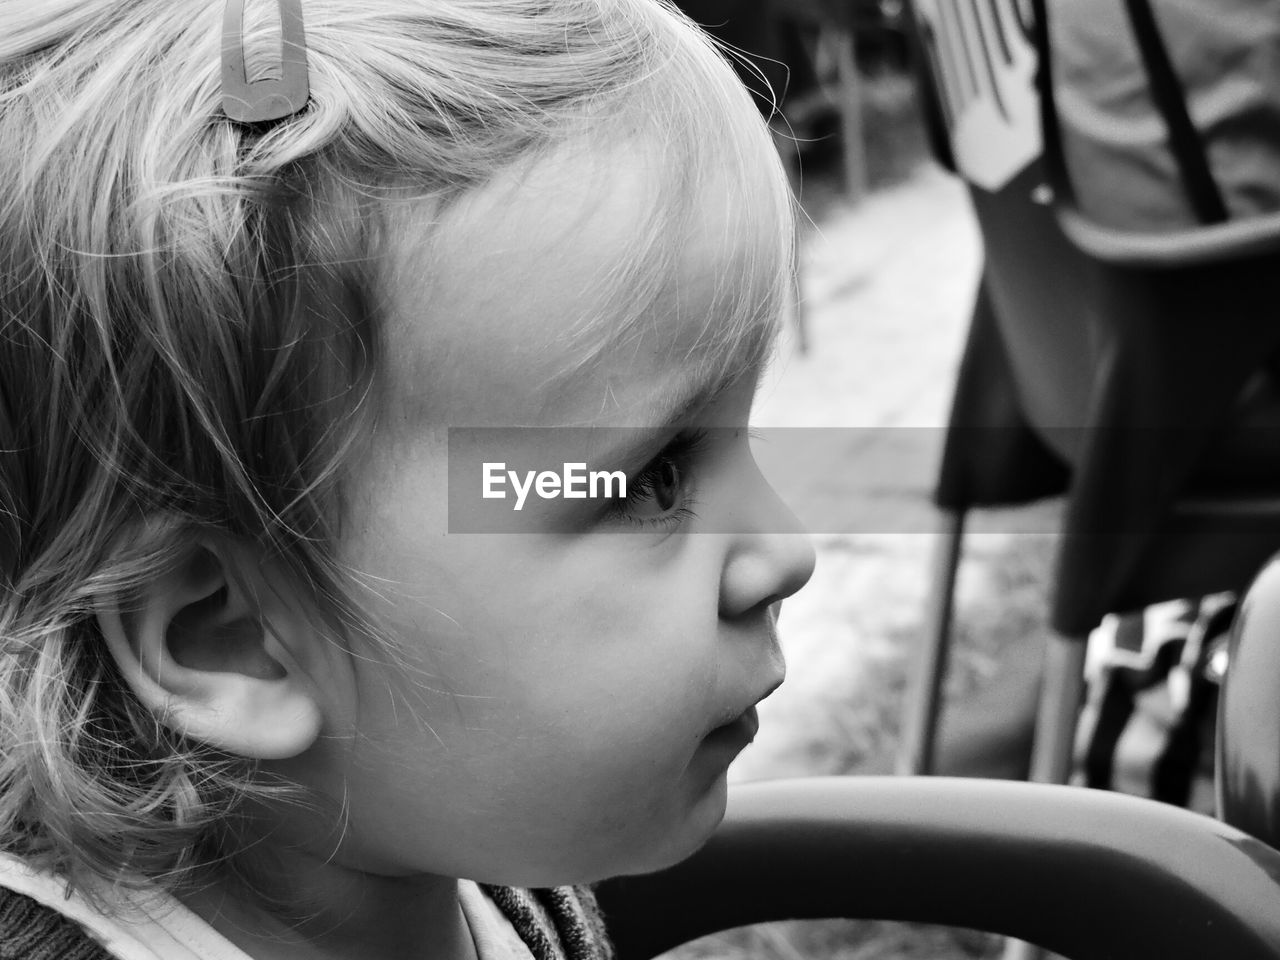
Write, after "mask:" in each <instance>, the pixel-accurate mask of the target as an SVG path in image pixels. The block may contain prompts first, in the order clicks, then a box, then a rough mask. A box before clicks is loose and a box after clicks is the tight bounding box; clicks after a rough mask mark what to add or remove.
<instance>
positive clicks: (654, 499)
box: [628, 459, 681, 519]
mask: <svg viewBox="0 0 1280 960" xmlns="http://www.w3.org/2000/svg"><path fill="white" fill-rule="evenodd" d="M680 485H681V476H680V464H678V463H675V462H674V461H672V460H668V459H663V460H662V461H661V462H659V463H657V464H655V465H653V466H652V467H650V468H649V469H648V470H646V471H645V472H644V473H642V474H640V476H639V477H637V478H636V484H635V486H636V495H635V496H632V497H629V498H628V500H629V501H630V505H631V515H632V516H634V517H643V518H648V519H652V518H654V517H659V516H662V515H663V514H665V513H669V512H671V511H672V510H674V509H675V508H676V507H677V506H678V505H679V503H680V493H681V489H680Z"/></svg>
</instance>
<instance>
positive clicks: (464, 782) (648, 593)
mask: <svg viewBox="0 0 1280 960" xmlns="http://www.w3.org/2000/svg"><path fill="white" fill-rule="evenodd" d="M610 539H612V540H621V541H624V542H623V543H621V546H622V547H624V548H625V549H626V550H627V551H628V552H627V553H626V554H625V555H623V554H611V555H610V557H600V556H598V555H595V554H593V553H592V551H591V550H589V549H585V548H583V551H582V556H580V557H577V558H576V560H575V562H569V560H568V559H567V558H566V559H564V560H562V562H560V563H556V562H554V560H555V558H554V557H544V563H543V565H542V566H541V568H540V573H539V575H538V576H536V577H533V576H529V575H528V573H527V571H528V569H529V567H528V565H527V564H525V565H521V566H523V568H524V570H525V574H524V575H523V576H517V571H516V570H515V569H511V570H508V571H507V574H508V575H509V576H510V579H508V580H506V582H505V584H504V586H503V587H502V589H501V590H499V591H494V592H492V593H489V592H485V593H484V594H483V595H476V596H474V597H472V598H470V599H469V600H468V601H467V602H466V603H465V604H463V603H461V600H460V598H459V597H456V596H455V604H454V606H453V608H452V609H451V610H449V611H446V612H447V613H448V614H449V620H450V621H452V622H453V623H455V624H456V625H457V626H455V627H454V629H452V630H441V629H428V630H423V631H422V633H421V634H420V635H419V636H418V639H417V640H416V641H415V643H417V644H420V645H421V646H420V648H419V649H417V650H416V651H410V653H411V657H410V659H411V661H412V672H411V673H405V672H403V671H399V672H395V671H393V672H392V674H391V675H390V676H389V677H388V676H387V675H386V674H383V675H382V676H381V677H380V678H379V677H378V676H377V675H376V671H375V670H373V669H370V670H369V671H367V676H368V678H369V681H368V683H367V684H366V685H365V686H366V687H367V689H368V690H369V692H370V695H371V696H377V693H376V691H377V689H378V687H379V684H380V683H381V684H382V685H383V687H384V688H388V689H396V690H398V694H397V695H395V696H389V695H387V694H383V702H382V703H381V704H374V705H373V709H372V710H371V712H370V713H369V714H366V721H367V722H366V723H364V724H363V725H362V726H364V728H365V729H364V731H363V732H364V733H365V734H366V738H365V739H366V743H368V744H369V746H370V747H372V748H373V749H372V750H371V751H368V752H366V753H365V759H364V762H363V763H362V764H361V767H362V769H361V770H359V771H358V772H357V776H361V777H363V778H364V781H365V785H364V787H363V788H361V791H362V792H368V800H369V803H370V804H372V805H373V806H374V808H375V814H374V815H375V816H379V817H384V818H391V819H394V820H400V821H404V820H410V821H412V822H416V823H419V824H422V825H423V828H424V829H423V833H422V835H421V836H420V839H419V843H420V848H419V849H418V850H417V851H416V852H414V853H412V854H411V858H412V859H413V861H414V862H415V863H416V865H417V866H418V867H419V868H420V869H439V866H438V864H439V862H440V861H442V860H443V861H444V862H445V863H449V864H453V865H454V867H455V869H462V868H464V867H465V868H466V869H467V870H468V871H469V872H468V874H467V875H475V874H477V873H484V874H485V875H486V876H487V877H490V878H493V879H495V880H497V881H500V882H508V883H516V882H519V883H534V882H536V883H541V884H545V883H553V882H554V883H559V882H566V879H573V880H578V879H583V878H588V877H589V878H592V879H596V878H599V877H600V876H604V875H606V874H610V873H617V872H623V871H632V870H638V869H645V868H653V867H657V866H661V865H663V863H665V862H670V861H671V860H674V859H676V858H678V857H679V856H681V855H683V854H684V853H687V852H689V851H690V850H691V849H693V847H694V846H696V845H697V843H699V842H701V840H702V838H703V837H704V836H705V834H706V832H707V831H708V830H710V829H711V828H712V827H713V826H714V825H715V823H716V822H718V819H719V817H720V815H721V813H722V808H723V796H722V786H723V783H722V774H723V769H721V768H719V767H717V766H716V765H715V764H711V763H708V762H706V761H705V759H704V758H703V757H702V756H701V755H700V754H699V750H698V748H699V744H700V742H701V738H702V736H703V735H704V734H705V733H706V732H707V729H708V727H709V726H710V725H712V723H713V721H714V719H715V718H716V716H717V713H718V711H720V710H722V709H723V708H724V704H723V702H722V698H721V697H720V696H719V688H720V684H721V676H722V671H723V664H722V658H723V656H724V649H725V648H724V646H723V645H722V643H721V642H720V637H719V635H718V616H717V603H716V591H715V588H714V585H715V583H716V582H717V579H718V575H717V573H716V571H715V569H714V560H713V559H712V558H711V557H700V556H699V555H698V554H699V550H697V549H695V550H691V551H690V553H689V555H687V556H686V555H684V554H683V553H682V554H680V555H679V556H676V557H668V558H665V559H666V561H667V562H665V563H658V562H652V561H656V560H657V559H658V558H656V557H654V558H652V561H646V562H641V563H636V562H631V563H628V562H626V560H627V558H628V557H630V558H632V560H633V561H634V557H635V556H636V553H635V551H637V550H641V549H642V546H643V545H642V543H641V542H640V540H639V538H638V537H630V536H625V537H621V538H610ZM696 539H697V540H702V538H696ZM690 545H691V546H694V547H700V548H702V551H701V552H704V553H706V552H708V551H706V549H705V548H706V547H707V546H709V544H690ZM588 546H589V545H588ZM596 546H597V548H600V549H603V548H604V547H605V546H606V545H605V544H604V543H600V544H597V545H596ZM606 552H607V551H606ZM525 559H526V560H530V558H528V557H526V558H525ZM602 570H606V571H607V570H611V571H613V575H609V576H605V575H602V573H601V571H602ZM620 571H625V573H623V574H620ZM504 579H505V578H504V577H499V578H498V580H499V581H501V580H504ZM428 606H432V605H428ZM399 613H400V615H401V616H400V617H399V620H400V622H401V623H402V625H403V629H404V630H406V631H409V630H412V629H413V627H412V625H411V621H412V620H413V619H414V618H413V617H405V616H403V614H404V613H405V611H404V610H401V611H399ZM431 616H432V618H433V619H432V622H433V623H435V622H438V621H437V620H435V619H434V617H435V616H437V615H434V614H432V615H431ZM406 620H408V621H410V623H405V621H406ZM462 627H465V628H466V629H465V630H464V629H462ZM381 669H383V670H385V669H386V668H385V667H384V668H381ZM371 741H372V742H371ZM379 741H380V745H378V743H377V742H379ZM379 793H380V794H382V798H381V800H378V799H377V796H376V795H377V794H379ZM388 801H389V802H388ZM395 855H400V856H404V855H409V854H408V851H407V850H403V851H398V852H396V854H395Z"/></svg>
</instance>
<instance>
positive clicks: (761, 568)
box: [720, 473, 816, 619]
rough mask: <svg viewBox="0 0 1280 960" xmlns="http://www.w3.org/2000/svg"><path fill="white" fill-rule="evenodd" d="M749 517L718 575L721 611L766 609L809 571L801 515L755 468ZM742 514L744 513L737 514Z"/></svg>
mask: <svg viewBox="0 0 1280 960" xmlns="http://www.w3.org/2000/svg"><path fill="white" fill-rule="evenodd" d="M756 476H757V483H758V484H759V488H760V489H759V490H758V498H756V502H755V503H754V504H753V505H752V506H753V507H754V508H755V509H753V510H751V511H750V512H749V514H744V515H749V516H750V517H751V522H750V523H748V524H743V528H742V529H740V530H738V531H736V532H735V533H734V535H733V536H734V539H733V542H732V544H731V546H730V549H729V553H728V556H727V557H726V558H725V565H724V568H723V571H722V573H721V577H720V616H721V617H724V618H728V619H732V618H737V617H742V616H745V615H748V614H751V613H754V612H757V611H763V610H766V609H767V608H768V607H769V606H771V605H772V604H774V603H776V602H778V601H779V600H783V599H785V598H786V597H789V596H791V595H792V594H793V593H795V592H796V591H797V590H799V589H800V588H801V587H803V586H804V585H805V584H806V583H808V582H809V578H810V577H811V576H812V575H813V567H814V563H815V562H816V557H815V555H814V551H813V543H812V542H811V541H810V539H809V536H808V534H806V533H805V532H804V528H803V527H801V525H800V521H799V520H797V519H796V516H795V514H794V513H792V512H791V510H790V508H789V507H787V505H786V504H785V503H783V502H782V500H781V499H780V498H779V497H778V494H777V493H776V492H775V491H774V489H773V488H772V487H771V486H769V484H768V483H767V482H766V481H765V479H764V478H763V477H761V476H759V474H758V473H757V475H756ZM740 516H743V515H740Z"/></svg>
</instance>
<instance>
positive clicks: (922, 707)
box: [896, 510, 964, 776]
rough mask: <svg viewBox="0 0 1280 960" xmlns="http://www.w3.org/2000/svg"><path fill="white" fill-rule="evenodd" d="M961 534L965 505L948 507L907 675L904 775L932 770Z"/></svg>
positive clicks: (901, 759) (899, 765)
mask: <svg viewBox="0 0 1280 960" xmlns="http://www.w3.org/2000/svg"><path fill="white" fill-rule="evenodd" d="M963 540H964V511H963V510H954V511H947V512H946V513H945V514H944V523H943V529H942V533H941V535H940V536H939V537H938V540H937V544H936V546H935V548H934V555H933V574H932V576H931V577H930V590H931V596H930V597H929V606H928V609H927V611H926V616H927V619H926V621H925V632H924V636H923V637H922V638H921V642H920V645H919V649H918V659H917V661H916V663H915V664H914V666H913V667H912V668H911V671H910V673H909V675H908V678H907V682H908V684H909V685H910V686H909V691H908V694H907V704H906V711H905V715H904V717H903V724H902V741H901V744H900V745H899V748H898V760H897V765H896V772H897V773H898V774H900V775H906V776H911V775H919V774H928V773H930V772H932V770H933V753H934V746H935V745H936V743H937V739H938V716H939V714H940V713H941V712H942V682H943V679H944V678H945V676H946V673H947V653H948V651H949V647H950V642H951V619H952V606H953V604H954V600H955V586H956V573H957V571H958V570H959V567H960V549H961V546H962V545H963Z"/></svg>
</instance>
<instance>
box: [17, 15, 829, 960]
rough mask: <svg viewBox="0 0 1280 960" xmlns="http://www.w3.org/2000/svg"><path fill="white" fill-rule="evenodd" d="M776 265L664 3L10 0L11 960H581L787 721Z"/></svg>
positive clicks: (802, 554)
mask: <svg viewBox="0 0 1280 960" xmlns="http://www.w3.org/2000/svg"><path fill="white" fill-rule="evenodd" d="M299 12H300V13H301V20H302V23H303V24H305V35H299V32H298V30H297V29H296V28H297V26H298V23H297V22H296V14H298V13H299ZM282 35H283V38H284V39H283V42H282ZM241 57H243V60H244V62H245V65H246V68H247V78H246V77H245V76H243V75H242V76H240V77H237V76H236V68H237V61H238V60H239V58H241ZM299 66H300V67H301V70H302V73H301V86H299V83H298V81H299V75H298V67H299ZM224 67H225V69H224ZM245 79H247V80H248V85H247V86H246V85H245V83H244V81H245ZM264 81H265V84H264ZM277 87H285V88H287V89H285V91H284V93H283V94H281V95H279V96H276V95H274V93H275V92H277V91H275V88H277ZM264 90H265V91H266V93H267V94H272V95H270V96H267V95H262V91H264ZM790 263H791V233H790V199H789V196H788V194H787V191H786V186H785V179H784V177H783V174H782V171H781V168H780V166H779V163H778V160H777V158H776V156H775V154H774V152H773V149H772V147H771V141H770V138H769V136H768V133H767V131H766V129H765V127H764V125H763V123H762V121H761V119H760V117H759V115H758V113H757V111H756V108H755V107H754V106H753V104H752V102H751V100H750V98H749V97H748V95H747V94H746V93H745V91H744V90H743V89H742V88H741V87H740V86H739V84H738V82H737V80H736V79H735V77H734V75H733V72H732V70H731V69H730V68H729V67H728V66H727V65H726V63H725V62H724V61H723V60H722V59H721V58H720V57H719V56H718V54H717V53H716V52H715V51H714V50H713V49H712V47H711V46H710V45H709V44H708V42H707V41H706V40H705V39H704V38H703V37H702V36H701V35H700V34H699V33H698V31H697V30H696V28H694V27H693V26H692V25H691V24H690V23H689V22H688V21H687V20H684V19H683V18H682V17H681V16H680V15H679V14H677V13H675V12H673V10H672V9H671V8H670V7H668V6H666V5H664V4H662V3H660V2H658V0H539V2H536V3H530V2H527V0H303V2H302V3H301V4H300V5H298V4H297V3H296V0H295V2H292V3H290V2H285V3H283V5H282V6H281V7H280V8H278V7H277V3H276V0H262V2H251V3H249V4H247V5H246V8H245V10H244V12H243V19H241V16H240V13H239V10H238V9H237V7H236V6H233V7H232V9H231V10H230V11H227V10H225V9H224V7H223V4H222V3H221V2H217V3H211V2H208V0H40V2H38V3H37V2H33V0H0V277H2V278H3V280H2V281H0V331H2V333H3V336H2V338H0V578H2V580H3V583H2V585H0V738H2V740H0V844H2V846H3V850H4V853H3V855H2V856H0V887H2V888H3V890H0V954H2V955H3V956H6V957H31V958H45V957H50V958H53V957H57V958H73V960H87V958H101V957H108V956H114V957H120V958H128V960H133V958H155V957H164V958H170V957H175V958H176V957H180V958H187V960H191V958H201V960H206V958H238V960H244V958H245V957H249V958H254V960H283V958H315V957H325V958H337V957H344V958H360V960H382V958H410V957H412V958H423V957H430V958H433V960H464V958H465V960H470V958H475V957H478V958H481V960H498V958H518V957H528V956H529V955H530V954H531V953H532V954H533V955H535V956H538V957H539V958H551V957H555V956H559V955H571V956H574V957H581V958H584V960H585V958H589V957H603V956H607V954H608V947H607V942H606V940H605V939H604V937H603V934H602V929H601V924H600V918H599V917H598V916H597V915H596V912H595V909H594V905H593V901H592V899H591V896H590V893H589V891H588V890H587V889H586V888H585V887H573V886H570V885H575V884H587V883H590V882H593V881H596V880H599V879H601V878H604V877H607V876H610V875H615V874H621V873H633V872H641V871H649V870H653V869H656V868H660V867H663V866H665V865H668V864H671V863H673V862H675V861H677V860H679V859H680V858H682V857H684V856H686V855H688V854H689V853H690V852H691V851H693V850H694V849H696V848H697V847H698V846H699V845H700V844H701V843H702V842H703V841H704V840H705V839H706V838H707V836H708V834H709V833H710V832H711V830H712V829H713V828H714V827H715V826H716V824H717V822H718V821H719V820H720V818H721V816H722V814H723V810H724V802H725V769H726V767H727V766H728V764H729V762H730V760H731V759H732V758H733V757H734V756H735V755H736V754H737V753H738V752H739V751H740V750H741V748H742V747H743V746H745V745H746V743H748V742H749V741H750V740H751V738H752V736H753V735H754V732H755V726H756V719H755V711H754V705H755V704H756V703H757V702H758V701H759V700H761V699H762V698H764V697H765V696H767V695H768V694H769V693H770V692H771V691H772V690H773V689H774V688H775V687H776V686H777V685H778V684H779V683H780V682H781V681H782V677H783V662H782V657H781V654H780V652H779V649H778V644H777V639H776V634H775V630H774V624H775V620H776V614H777V608H778V603H779V601H780V600H781V599H782V598H784V597H786V596H787V595H789V594H791V593H792V592H794V591H795V590H797V589H798V588H799V587H800V586H801V585H802V584H803V583H804V582H805V580H806V579H807V577H808V575H809V573H810V571H811V565H812V559H813V558H812V553H811V550H810V547H809V545H808V543H807V541H806V540H805V538H804V537H803V536H800V535H798V533H797V532H795V529H794V522H793V521H792V520H791V519H790V515H789V514H788V513H787V511H786V508H785V507H784V506H783V505H782V504H781V503H780V502H779V501H778V500H777V498H776V496H775V495H774V493H773V491H772V490H771V489H770V487H769V486H768V484H767V483H766V482H765V481H764V480H763V478H762V477H761V475H760V473H759V471H758V470H757V469H756V466H755V464H754V462H753V460H752V456H751V451H750V448H749V445H748V440H747V435H746V430H745V425H746V422H747V419H748V414H749V411H750V407H751V401H752V394H753V391H754V389H755V386H756V381H757V377H758V374H759V372H760V369H761V365H762V363H763V362H764V359H765V357H766V355H767V353H768V351H769V348H770V344H771V338H772V335H773V331H774V324H775V322H776V318H777V316H778V313H779V309H780V304H781V303H782V302H783V300H784V295H785V291H786V285H787V283H788V282H789V278H788V273H789V268H790ZM492 427H500V428H503V429H501V430H496V431H485V430H475V429H474V428H492ZM565 427H572V428H574V429H573V430H561V428H565ZM584 427H585V428H591V429H590V430H589V431H588V433H589V434H590V437H591V438H592V439H591V440H590V442H589V444H588V448H587V449H586V453H584V452H583V448H582V447H581V445H580V439H581V436H582V431H581V428H584ZM712 427H714V428H715V429H710V428H712ZM463 428H466V429H463ZM512 428H515V429H512ZM615 428H617V429H615ZM463 435H466V436H468V437H471V438H472V440H474V442H476V443H482V444H487V446H485V448H484V450H483V457H482V459H483V460H484V461H485V462H486V463H495V464H496V463H504V464H533V465H538V464H541V465H545V466H548V468H550V467H551V466H554V467H555V468H556V469H559V468H560V466H562V465H563V464H568V463H570V461H573V462H577V461H579V460H582V459H583V458H584V457H586V458H588V459H592V460H593V463H592V466H593V467H595V466H599V467H600V468H601V469H602V470H607V471H609V472H616V473H621V474H622V475H623V476H624V477H625V480H626V484H625V492H623V491H615V492H614V493H613V494H612V495H610V496H607V497H601V496H595V497H582V498H573V497H568V496H566V497H554V496H550V495H547V489H550V488H549V487H548V488H546V489H544V488H543V487H542V485H539V487H538V491H537V493H536V494H535V495H534V496H532V497H530V498H529V500H528V502H526V503H525V504H524V507H523V510H522V511H521V512H520V513H519V514H515V513H512V514H511V517H512V518H513V525H512V527H511V528H510V531H509V532H508V533H507V534H506V535H492V534H489V535H485V534H475V533H461V532H458V530H459V529H460V527H461V525H462V522H463V521H465V520H466V518H467V514H468V511H470V510H472V509H474V508H475V504H477V503H482V505H483V506H485V507H486V508H490V509H498V508H501V507H502V506H503V505H502V504H501V503H498V502H494V501H489V500H482V498H481V494H480V489H481V484H482V477H481V475H480V474H479V473H478V472H477V473H475V474H474V476H471V474H470V473H469V472H461V473H460V472H458V471H456V470H451V468H450V462H449V459H450V458H449V451H450V448H451V445H452V443H453V441H456V440H457V439H458V438H459V437H461V436H463ZM476 438H479V439H476ZM468 442H471V441H470V440H469V441H468ZM507 508H508V509H509V504H508V507H507ZM451 529H452V531H453V532H451ZM779 531H789V532H781V533H780V532H779ZM696 534H703V535H696ZM6 951H7V952H6Z"/></svg>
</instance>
